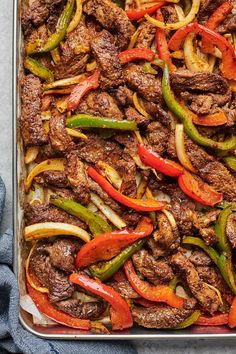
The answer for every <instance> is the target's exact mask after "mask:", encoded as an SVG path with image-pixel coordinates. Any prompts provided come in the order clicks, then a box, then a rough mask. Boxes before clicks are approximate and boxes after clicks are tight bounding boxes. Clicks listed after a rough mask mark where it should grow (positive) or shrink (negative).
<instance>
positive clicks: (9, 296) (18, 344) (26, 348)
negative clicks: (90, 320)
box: [0, 178, 137, 354]
mask: <svg viewBox="0 0 236 354" xmlns="http://www.w3.org/2000/svg"><path fill="white" fill-rule="evenodd" d="M5 193H6V191H5V186H4V183H3V181H2V179H1V178H0V222H1V219H2V212H3V207H4V201H5ZM12 240H13V236H12V232H11V231H10V230H8V231H6V233H5V234H4V235H2V236H0V354H5V353H25V354H35V353H36V354H53V353H55V354H68V353H70V354H76V353H81V354H82V353H83V354H90V353H93V354H94V353H96V354H113V353H124V354H135V353H137V351H136V350H135V349H134V347H133V345H132V343H130V342H127V341H122V342H119V341H62V340H43V339H41V338H39V337H37V336H35V335H33V334H31V333H29V332H27V331H26V330H24V329H23V327H22V326H21V325H20V323H19V320H18V313H19V292H18V286H17V280H16V277H15V275H14V273H13V272H12V258H13V252H12Z"/></svg>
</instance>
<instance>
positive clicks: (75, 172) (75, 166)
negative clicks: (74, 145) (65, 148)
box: [66, 151, 90, 205]
mask: <svg viewBox="0 0 236 354" xmlns="http://www.w3.org/2000/svg"><path fill="white" fill-rule="evenodd" d="M66 157H67V168H66V174H67V178H68V181H69V183H70V186H71V188H72V189H73V192H74V193H75V196H76V200H77V201H79V202H80V203H81V204H85V205H87V204H88V203H89V201H90V191H89V185H88V176H87V172H86V168H85V166H84V164H83V162H82V161H81V160H80V159H79V157H78V153H77V151H71V152H70V153H69V154H67V156H66Z"/></svg>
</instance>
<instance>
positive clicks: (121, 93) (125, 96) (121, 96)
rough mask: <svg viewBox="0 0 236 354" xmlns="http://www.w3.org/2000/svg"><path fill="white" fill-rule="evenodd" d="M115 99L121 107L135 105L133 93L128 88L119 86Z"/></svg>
mask: <svg viewBox="0 0 236 354" xmlns="http://www.w3.org/2000/svg"><path fill="white" fill-rule="evenodd" d="M115 98H116V99H117V101H118V103H119V104H120V105H121V106H130V105H132V104H133V92H132V91H131V90H130V89H129V88H128V87H127V86H119V87H118V88H117V90H116V91H115Z"/></svg>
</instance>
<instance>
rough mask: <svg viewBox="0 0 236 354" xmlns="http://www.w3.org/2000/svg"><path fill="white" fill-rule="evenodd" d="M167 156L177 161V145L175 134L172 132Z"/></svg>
mask: <svg viewBox="0 0 236 354" xmlns="http://www.w3.org/2000/svg"><path fill="white" fill-rule="evenodd" d="M167 154H168V155H169V156H170V157H171V159H177V158H178V157H177V152H176V145H175V132H173V131H171V132H170V134H169V139H168V142H167Z"/></svg>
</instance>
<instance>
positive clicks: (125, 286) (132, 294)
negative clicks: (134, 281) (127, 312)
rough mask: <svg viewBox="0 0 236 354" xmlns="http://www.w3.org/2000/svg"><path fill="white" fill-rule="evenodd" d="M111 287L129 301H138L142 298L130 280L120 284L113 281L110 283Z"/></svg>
mask: <svg viewBox="0 0 236 354" xmlns="http://www.w3.org/2000/svg"><path fill="white" fill-rule="evenodd" d="M109 285H110V286H111V287H112V288H113V289H114V290H115V291H117V292H118V293H119V294H121V295H122V296H124V297H127V298H129V299H137V298H139V297H140V296H139V294H138V293H136V291H135V290H134V289H133V288H132V286H131V285H130V283H129V282H128V280H123V281H119V282H115V281H112V282H110V283H109Z"/></svg>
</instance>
